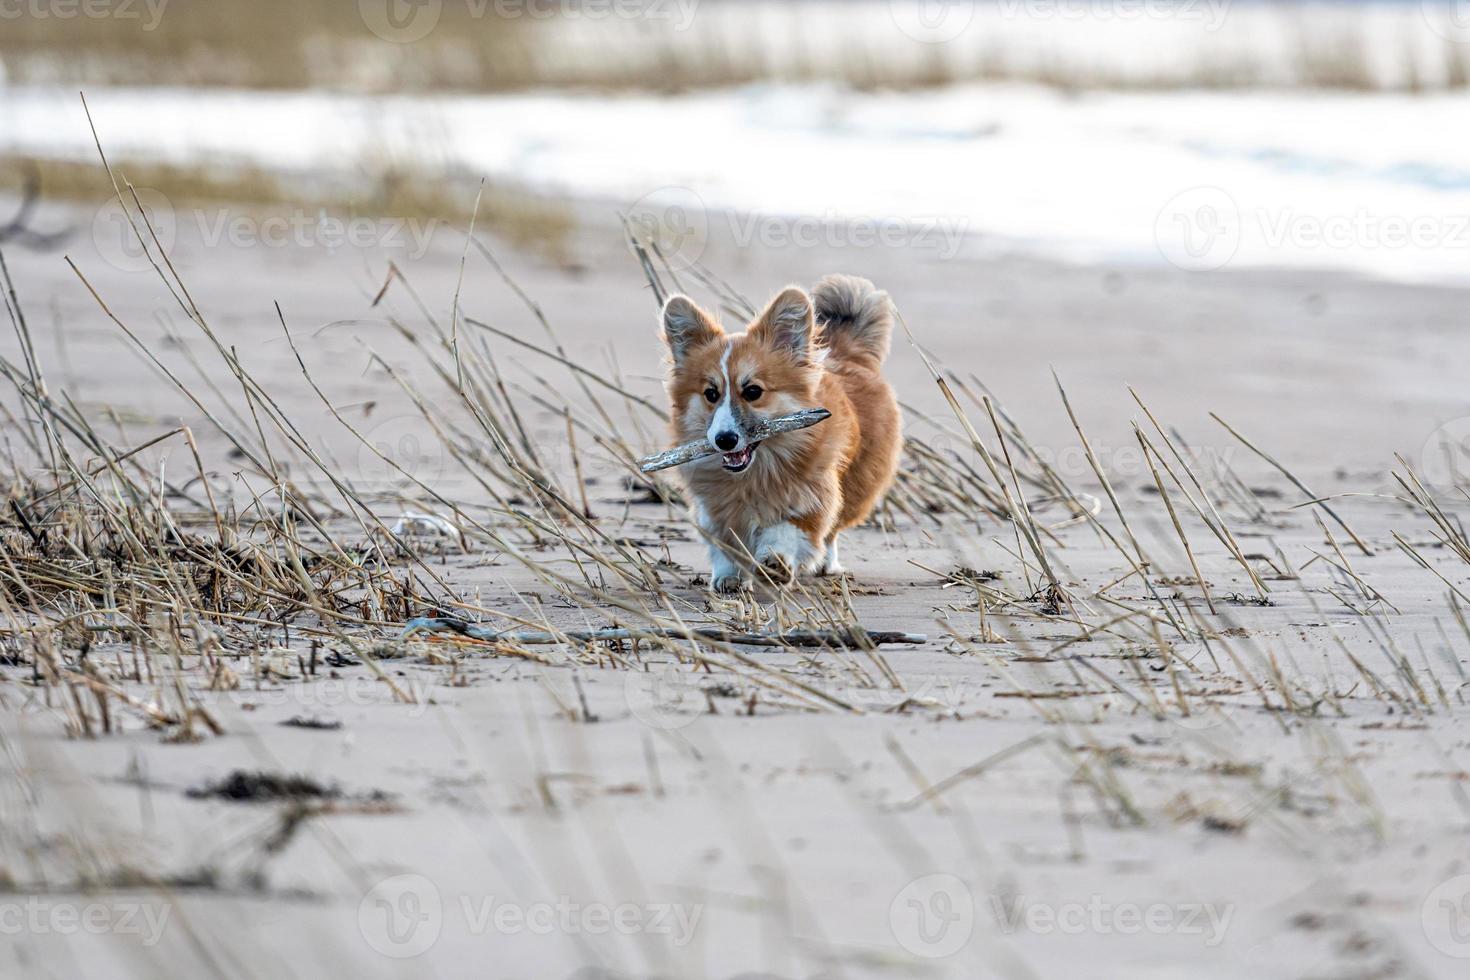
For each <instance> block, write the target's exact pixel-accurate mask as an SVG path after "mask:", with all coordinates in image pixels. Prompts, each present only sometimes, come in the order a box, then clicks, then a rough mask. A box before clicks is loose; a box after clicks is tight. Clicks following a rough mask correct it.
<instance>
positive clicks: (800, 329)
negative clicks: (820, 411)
mask: <svg viewBox="0 0 1470 980" xmlns="http://www.w3.org/2000/svg"><path fill="white" fill-rule="evenodd" d="M661 327H662V331H663V337H664V342H665V343H667V344H668V348H669V354H670V357H671V359H672V364H671V366H670V368H669V378H668V389H669V397H670V399H671V401H672V403H673V420H674V428H675V431H676V432H678V434H679V437H680V438H681V439H682V440H684V441H686V442H693V441H694V440H696V439H700V438H704V439H708V440H709V444H710V445H711V446H713V447H714V448H715V449H717V450H718V451H719V452H720V453H721V456H720V462H721V464H722V465H723V466H724V468H725V469H726V470H727V471H729V472H731V473H742V472H744V471H745V470H746V469H747V468H749V466H750V465H751V462H752V460H754V458H755V452H756V448H757V447H758V446H759V445H760V443H759V442H756V441H753V440H752V438H751V436H750V432H751V426H752V424H753V423H754V421H755V420H756V419H758V418H773V417H775V416H778V415H786V414H789V413H791V412H794V411H797V410H798V409H802V408H810V407H812V406H813V405H814V404H815V402H814V399H815V396H816V387H817V382H818V381H819V380H820V378H821V363H820V358H819V356H818V354H817V352H816V351H815V349H814V344H813V332H814V330H815V326H814V323H813V312H812V301H811V297H809V296H808V295H807V294H806V293H805V292H803V291H802V290H801V289H798V288H797V287H795V286H791V287H789V288H787V289H785V290H784V291H782V292H781V294H780V295H779V296H777V297H776V298H775V299H773V300H772V301H771V304H770V305H769V306H768V307H766V310H765V312H764V313H762V314H761V315H760V316H758V317H756V319H755V320H754V321H753V322H752V323H751V324H750V325H749V326H748V327H747V328H746V330H745V332H744V333H733V334H727V333H725V331H724V330H722V329H721V328H720V325H719V324H718V323H717V322H715V319H714V317H712V316H710V315H709V314H708V313H706V312H705V311H704V310H702V309H700V307H699V306H698V305H697V304H696V303H695V302H694V301H693V300H692V299H690V298H689V297H687V296H671V297H669V301H668V302H667V303H665V304H664V309H663V315H662V317H661Z"/></svg>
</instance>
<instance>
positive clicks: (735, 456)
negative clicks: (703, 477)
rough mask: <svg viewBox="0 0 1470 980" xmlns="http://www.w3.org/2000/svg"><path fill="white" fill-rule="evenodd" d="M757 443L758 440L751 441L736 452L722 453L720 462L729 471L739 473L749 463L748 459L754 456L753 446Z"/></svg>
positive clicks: (757, 444)
mask: <svg viewBox="0 0 1470 980" xmlns="http://www.w3.org/2000/svg"><path fill="white" fill-rule="evenodd" d="M759 445H760V443H758V442H752V443H751V444H750V445H748V446H746V447H745V448H744V449H742V450H740V451H739V452H738V453H723V454H722V455H721V457H720V463H721V465H723V466H724V467H725V469H726V470H728V471H729V472H731V473H739V472H740V471H741V470H743V469H745V468H746V467H747V466H749V465H750V461H751V460H752V459H754V458H755V447H756V446H759Z"/></svg>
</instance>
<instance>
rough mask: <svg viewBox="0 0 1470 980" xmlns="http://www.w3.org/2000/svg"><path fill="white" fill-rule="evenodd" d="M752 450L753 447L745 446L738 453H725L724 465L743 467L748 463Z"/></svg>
mask: <svg viewBox="0 0 1470 980" xmlns="http://www.w3.org/2000/svg"><path fill="white" fill-rule="evenodd" d="M754 448H755V447H754V446H746V447H745V448H744V449H742V450H740V452H738V453H725V465H726V466H744V465H745V464H746V463H748V462H750V452H751V450H752V449H754Z"/></svg>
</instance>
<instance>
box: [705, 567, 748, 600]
mask: <svg viewBox="0 0 1470 980" xmlns="http://www.w3.org/2000/svg"><path fill="white" fill-rule="evenodd" d="M709 587H710V588H711V589H712V590H713V591H715V592H718V593H720V594H721V595H733V594H734V593H736V592H744V591H745V590H746V589H749V588H750V582H749V580H747V579H746V578H745V576H744V575H741V574H740V573H739V572H733V573H731V574H728V575H719V576H716V577H714V578H712V579H711V580H710V584H709Z"/></svg>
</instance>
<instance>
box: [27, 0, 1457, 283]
mask: <svg viewBox="0 0 1470 980" xmlns="http://www.w3.org/2000/svg"><path fill="white" fill-rule="evenodd" d="M1467 82H1470V5H1467V4H1466V3H1465V2H1463V0H1399V2H1389V0H1368V2H1346V0H1336V2H1318V0H1312V2H1267V0H1255V2H1249V0H1233V2H1232V0H738V2H736V0H353V2H327V0H257V2H252V3H222V2H217V0H215V2H205V0H4V2H3V3H0V191H7V190H8V191H9V192H10V193H11V194H13V195H19V196H21V197H24V196H25V195H28V194H34V193H36V192H37V190H38V189H39V192H40V193H42V194H44V195H46V196H48V197H52V198H67V197H75V198H81V199H84V200H97V199H100V198H102V197H105V196H107V195H108V194H109V193H110V190H111V188H110V185H109V184H108V183H106V182H103V181H100V180H99V175H100V169H99V165H98V154H97V144H96V142H95V141H94V134H93V132H92V127H91V125H89V123H88V120H87V118H86V116H85V114H84V113H83V109H82V103H81V100H80V99H79V97H78V92H79V91H80V92H84V93H85V95H86V97H87V99H88V101H89V104H90V106H91V108H92V110H93V122H94V123H95V125H96V128H97V134H96V135H97V137H100V140H101V143H102V147H103V149H105V150H106V151H107V152H108V154H109V155H110V158H111V160H112V162H113V163H114V164H115V165H117V166H118V167H119V168H121V169H122V170H124V171H125V172H126V173H127V176H128V179H129V180H130V181H131V182H132V183H134V184H135V185H137V186H139V187H145V188H149V189H152V190H154V191H156V192H159V193H160V194H162V195H163V196H164V198H165V199H166V200H168V201H169V202H172V203H173V204H175V205H177V204H179V203H180V202H181V201H197V200H206V199H219V200H231V201H259V202H263V203H268V204H269V203H290V204H294V205H298V206H299V205H306V206H310V207H314V208H322V209H326V210H330V211H332V212H333V213H374V214H394V215H406V216H414V215H418V216H433V217H442V218H453V219H458V220H460V221H463V220H465V219H466V218H467V215H468V213H469V212H470V210H471V208H472V204H473V200H474V196H475V192H476V188H477V186H478V183H479V181H480V180H481V179H482V178H484V179H486V180H488V182H489V183H488V189H487V191H486V193H485V196H484V198H483V200H482V203H481V208H482V211H481V216H480V220H481V221H482V222H483V224H484V226H486V227H489V228H491V229H493V230H496V231H498V232H500V233H501V234H503V235H505V236H507V237H509V238H510V239H511V240H512V241H514V242H515V243H517V244H519V245H525V246H528V247H531V248H534V249H536V250H539V251H540V252H541V253H542V254H544V255H547V256H549V257H551V258H553V259H556V260H557V261H562V262H571V261H572V257H571V252H572V251H574V250H573V249H572V248H571V246H570V245H569V236H571V235H572V231H573V229H574V228H575V227H576V226H577V225H578V223H579V220H580V218H579V214H578V208H577V207H576V206H575V205H568V204H567V202H588V201H591V202H599V203H601V202H612V203H614V204H616V205H617V206H618V207H619V208H622V209H625V210H626V209H631V210H632V211H634V212H638V211H640V209H641V213H643V215H644V218H643V219H642V220H644V221H645V223H646V224H649V225H651V226H653V230H654V231H655V233H657V234H659V235H661V236H662V241H663V242H664V244H665V247H666V250H667V251H669V252H671V253H678V252H680V251H684V250H688V248H689V247H690V246H689V242H690V240H693V239H698V238H700V236H702V235H704V234H705V233H706V231H707V229H706V228H705V226H706V225H707V223H708V220H709V214H710V213H712V212H718V213H721V214H745V215H759V216H761V217H762V218H763V219H775V220H782V221H785V220H788V219H790V218H793V217H802V216H805V217H809V218H811V219H813V220H814V221H817V222H819V224H820V227H821V229H822V232H821V233H822V234H823V235H826V236H828V237H831V236H832V235H833V234H834V233H833V232H832V230H831V229H832V228H833V227H834V226H842V227H849V226H851V225H852V223H853V222H859V223H864V224H866V225H867V226H869V227H870V228H872V229H875V232H874V233H882V232H884V231H885V230H888V231H892V229H894V228H897V229H898V232H897V233H896V234H897V237H896V239H895V240H896V241H898V242H899V243H900V244H917V245H918V246H920V247H930V248H932V249H933V250H935V251H943V250H946V249H960V248H964V249H968V250H985V249H990V250H1002V251H1022V252H1028V253H1039V254H1042V255H1044V256H1045V257H1048V258H1060V259H1063V260H1069V261H1070V260H1075V261H1084V262H1094V261H1102V262H1108V263H1120V262H1121V263H1131V262H1144V263H1158V262H1160V261H1161V260H1162V261H1165V262H1169V263H1172V264H1174V265H1177V266H1180V267H1183V268H1188V269H1215V268H1221V267H1224V266H1226V265H1232V266H1234V267H1252V266H1265V267H1279V266H1295V267H1308V268H1314V269H1316V268H1333V269H1348V270H1351V271H1353V272H1355V273H1359V274H1367V275H1370V276H1375V277H1388V278H1393V279H1413V280H1432V281H1459V280H1460V279H1462V278H1463V277H1464V275H1465V274H1466V272H1467V270H1470V261H1467V256H1470V230H1467V228H1466V227H1465V225H1464V223H1463V220H1462V219H1464V216H1466V215H1470V165H1467V164H1466V163H1465V159H1466V154H1465V150H1466V149H1467V143H1470V140H1467V139H1466V137H1465V127H1464V125H1463V124H1464V120H1465V119H1466V118H1467V114H1466V112H1467V109H1470V98H1467V95H1466V86H1467ZM836 161H840V166H834V162H836ZM14 206H15V205H14V203H12V208H13V207H14ZM4 220H6V217H5V215H4V214H0V221H4ZM14 224H15V223H14V222H12V225H14ZM925 228H929V229H931V231H930V232H929V233H927V234H926V233H924V231H923V229H925ZM731 230H733V232H734V233H735V235H736V237H737V238H738V237H739V236H740V233H741V228H740V227H739V226H738V224H736V225H734V226H732V229H731ZM849 230H850V227H849ZM15 231H16V229H15V228H14V227H13V228H12V234H14V233H15ZM21 233H22V235H23V234H24V231H22V232H21ZM746 233H747V237H752V236H757V235H759V236H763V238H761V239H758V240H757V241H758V242H761V243H764V244H767V245H771V244H772V242H768V241H764V239H765V238H769V237H770V236H771V232H770V229H769V228H767V227H766V226H765V225H764V224H762V223H761V222H760V221H757V222H756V223H755V224H753V225H750V226H749V228H748V229H747V230H746ZM792 233H793V232H792V230H791V228H790V227H789V226H788V227H785V228H784V229H783V230H781V231H780V232H779V233H777V234H778V236H779V235H786V236H788V237H789V236H790V235H791V234H792ZM931 239H932V240H931ZM774 244H776V245H779V244H780V242H775V243H774Z"/></svg>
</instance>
